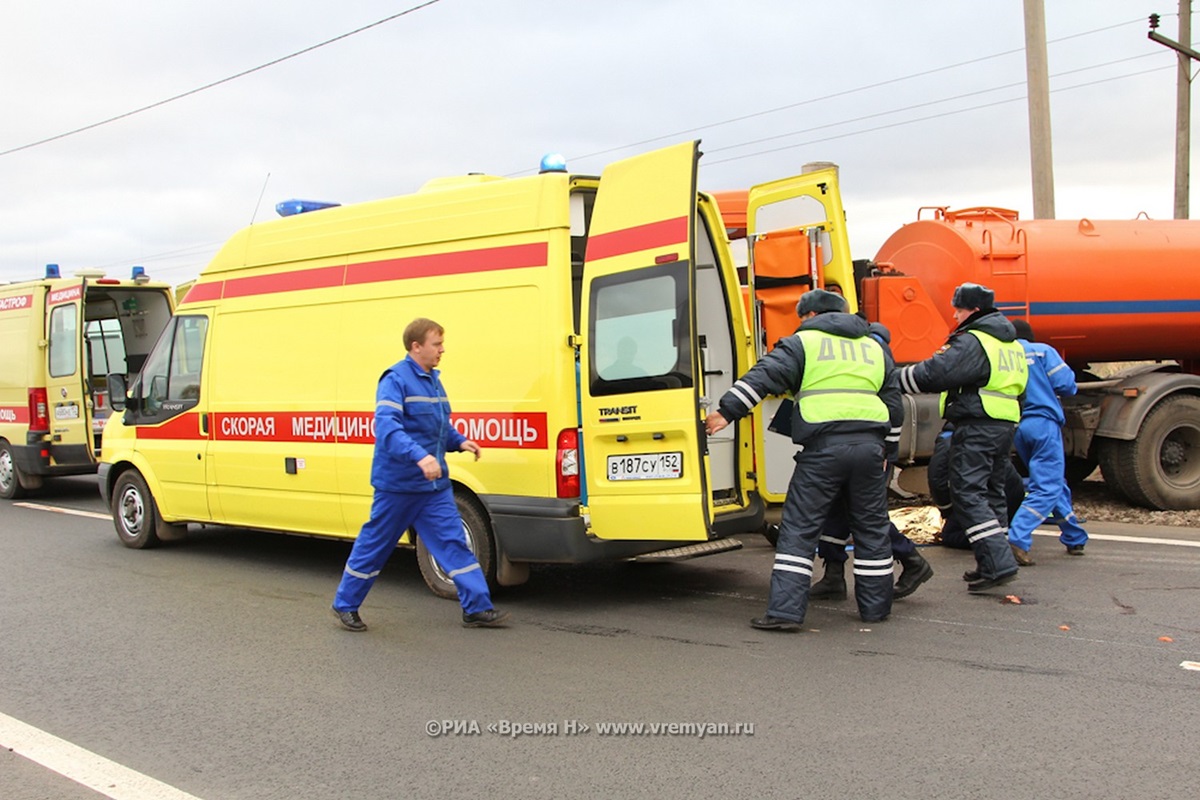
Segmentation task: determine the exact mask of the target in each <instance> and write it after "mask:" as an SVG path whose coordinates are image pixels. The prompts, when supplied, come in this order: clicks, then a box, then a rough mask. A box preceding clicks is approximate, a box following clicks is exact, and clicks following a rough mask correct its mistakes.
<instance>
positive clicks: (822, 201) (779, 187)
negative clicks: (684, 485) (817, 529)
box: [746, 166, 858, 503]
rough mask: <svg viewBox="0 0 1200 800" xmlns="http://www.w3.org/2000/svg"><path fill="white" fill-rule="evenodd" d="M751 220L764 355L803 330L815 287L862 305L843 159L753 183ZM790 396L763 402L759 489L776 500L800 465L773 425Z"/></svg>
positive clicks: (757, 332) (752, 281)
mask: <svg viewBox="0 0 1200 800" xmlns="http://www.w3.org/2000/svg"><path fill="white" fill-rule="evenodd" d="M746 228H747V236H746V239H747V242H748V245H749V247H748V254H747V255H748V263H749V268H748V276H747V280H748V283H749V286H750V292H751V298H752V304H751V305H752V311H751V319H752V322H753V327H754V331H753V333H754V342H755V348H756V351H757V354H758V357H762V356H763V355H764V354H766V353H767V352H769V351H770V350H771V349H772V348H773V347H774V346H775V343H776V342H777V341H779V339H781V338H783V337H785V336H790V335H791V334H792V333H794V332H795V330H796V327H797V326H799V324H800V320H799V318H798V317H797V316H796V302H797V301H798V300H799V299H800V295H802V294H803V293H804V292H806V291H808V290H809V289H811V288H820V289H828V290H831V291H836V292H839V293H840V294H842V295H843V296H844V297H845V298H846V300H847V302H848V303H849V307H850V310H851V311H856V310H857V309H858V295H857V288H858V287H857V286H855V282H854V263H853V261H852V260H851V257H850V243H849V241H848V239H847V237H846V224H845V213H844V211H843V209H842V198H841V190H840V188H839V186H838V177H837V168H836V167H833V166H829V167H825V168H821V169H816V170H813V171H811V172H806V173H804V174H802V175H797V176H795V177H792V178H784V179H782V180H778V181H773V182H771V183H766V184H761V185H758V186H754V187H752V188H751V189H750V192H749V196H748V198H747V201H746ZM783 399H784V398H782V397H769V398H767V399H765V400H764V401H763V402H762V404H760V405H759V406H758V408H756V409H755V414H756V415H757V418H756V420H755V426H754V430H755V437H756V438H757V439H758V441H756V442H755V452H756V453H757V455H758V463H759V473H760V474H759V478H760V481H759V491H760V493H761V494H762V496H763V498H764V499H765V500H767V501H768V502H772V503H782V502H783V499H784V496H785V495H786V493H787V487H788V482H789V481H790V480H791V475H792V469H793V467H794V466H795V464H794V462H793V460H792V457H793V456H794V455H795V452H796V447H795V445H794V444H793V443H792V441H791V439H790V438H788V437H787V436H783V435H781V434H778V433H774V432H772V431H769V430H768V429H767V424H768V423H769V422H770V421H771V419H772V417H773V416H774V415H775V412H776V411H777V410H778V409H779V406H780V404H781V403H782V402H783Z"/></svg>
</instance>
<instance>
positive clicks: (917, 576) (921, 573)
mask: <svg viewBox="0 0 1200 800" xmlns="http://www.w3.org/2000/svg"><path fill="white" fill-rule="evenodd" d="M900 563H901V564H902V565H903V566H904V569H902V570H901V571H900V580H898V581H896V588H895V589H893V590H892V599H893V600H899V599H900V598H901V597H908V596H909V595H910V594H912V593H913V592H915V591H916V590H917V587H918V586H920V585H921V584H922V583H924V582H925V581H927V580H929V579H930V578H932V577H933V567H931V566H930V565H929V562H928V561H926V560H925V557H924V556H922V555H921V554H920V553H918V552H917V551H916V550H914V551H913V552H912V553H910V554H909V555H907V556H905V557H904V558H902V559H900Z"/></svg>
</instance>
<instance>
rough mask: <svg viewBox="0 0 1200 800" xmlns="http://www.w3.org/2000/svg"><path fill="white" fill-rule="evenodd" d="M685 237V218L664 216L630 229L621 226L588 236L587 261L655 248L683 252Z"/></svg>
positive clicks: (686, 228) (686, 224)
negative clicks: (656, 220)
mask: <svg viewBox="0 0 1200 800" xmlns="http://www.w3.org/2000/svg"><path fill="white" fill-rule="evenodd" d="M687 239H688V220H687V217H676V218H675V219H664V220H663V221H662V222H651V223H648V224H646V225H636V226H634V227H632V228H622V229H621V230H617V231H612V232H610V233H601V234H597V235H595V236H589V237H588V243H587V260H588V261H596V260H598V259H601V258H612V257H614V256H623V255H627V254H629V253H639V252H641V251H643V250H652V249H654V248H658V247H676V248H680V249H681V250H683V251H686V247H684V246H685V245H686V244H687Z"/></svg>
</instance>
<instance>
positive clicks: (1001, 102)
mask: <svg viewBox="0 0 1200 800" xmlns="http://www.w3.org/2000/svg"><path fill="white" fill-rule="evenodd" d="M1174 68H1175V65H1170V66H1166V67H1152V68H1151V69H1146V70H1142V71H1141V72H1131V73H1129V74H1128V75H1119V76H1117V77H1115V78H1102V79H1100V80H1095V81H1088V82H1087V83H1080V84H1076V85H1074V86H1064V87H1061V88H1058V89H1053V90H1051V94H1057V93H1058V92H1065V91H1071V90H1073V89H1082V88H1084V87H1087V86H1096V85H1099V84H1102V83H1109V82H1111V81H1115V80H1123V79H1125V78H1136V77H1138V76H1140V75H1148V74H1150V73H1151V72H1162V71H1163V70H1166V69H1174ZM1024 99H1025V95H1021V96H1020V97H1010V98H1008V99H1007V100H996V101H995V102H992V103H983V104H981V105H977V106H971V107H969V108H959V109H955V110H954V111H946V112H943V113H941V114H931V115H929V116H927V117H917V118H915V119H908V120H902V121H900V122H892V123H889V124H887V125H879V126H877V127H874V128H867V129H865V130H858V131H847V132H846V133H839V134H836V135H834V136H826V137H824V138H821V139H810V140H809V141H806V142H796V143H794V144H788V145H784V146H782V147H774V148H771V149H769V150H759V151H756V152H754V153H746V154H744V155H740V156H731V157H730V158H723V159H720V160H718V161H709V162H706V163H705V164H704V166H706V167H711V166H715V165H717V164H727V163H729V162H730V161H740V160H741V159H744V158H754V157H756V156H764V155H770V154H773V153H780V152H783V151H784V150H793V149H795V148H797V147H806V146H808V145H811V144H820V143H822V142H831V141H834V140H835V139H845V138H847V137H849V136H858V135H859V134H863V133H875V132H876V131H882V130H888V129H889V128H899V127H902V126H904V125H912V124H915V123H917V122H928V121H929V120H934V119H941V118H943V117H950V116H954V115H955V114H965V113H967V112H968V111H979V110H981V109H985V108H993V107H995V106H1002V105H1005V104H1007V103H1015V102H1017V101H1019V100H1024ZM805 132H806V131H797V133H805ZM726 149H729V148H726Z"/></svg>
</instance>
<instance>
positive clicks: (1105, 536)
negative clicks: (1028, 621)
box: [105, 517, 1200, 547]
mask: <svg viewBox="0 0 1200 800" xmlns="http://www.w3.org/2000/svg"><path fill="white" fill-rule="evenodd" d="M105 519H108V518H107V517H105ZM1033 533H1034V535H1035V536H1053V537H1054V538H1055V539H1057V538H1058V531H1054V532H1050V531H1034V532H1033ZM1093 540H1096V541H1101V542H1134V543H1135V544H1173V545H1176V546H1178V547H1200V542H1189V541H1185V540H1183V539H1159V538H1156V537H1154V536H1117V535H1116V534H1111V533H1088V541H1089V542H1090V541H1093Z"/></svg>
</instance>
